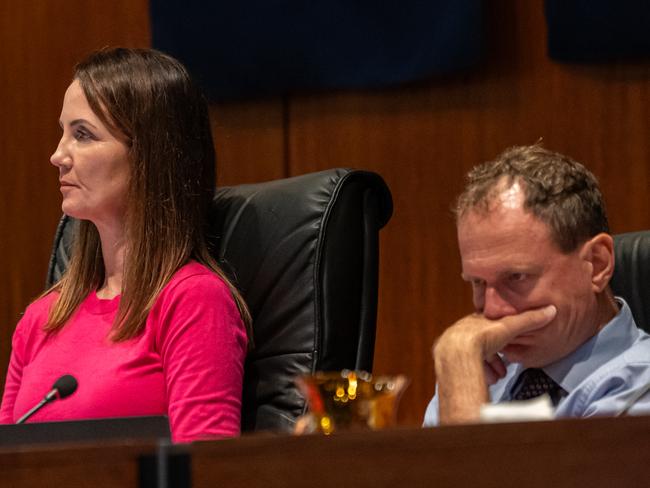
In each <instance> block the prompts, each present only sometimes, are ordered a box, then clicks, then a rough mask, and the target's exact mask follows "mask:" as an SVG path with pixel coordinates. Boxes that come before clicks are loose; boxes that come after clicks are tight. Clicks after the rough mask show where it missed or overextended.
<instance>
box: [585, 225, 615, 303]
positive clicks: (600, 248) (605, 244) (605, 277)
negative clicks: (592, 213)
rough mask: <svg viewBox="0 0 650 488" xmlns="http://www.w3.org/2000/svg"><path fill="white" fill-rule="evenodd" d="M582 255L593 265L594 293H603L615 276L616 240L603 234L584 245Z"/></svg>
mask: <svg viewBox="0 0 650 488" xmlns="http://www.w3.org/2000/svg"><path fill="white" fill-rule="evenodd" d="M581 254H582V255H583V258H584V259H586V260H587V261H589V263H591V285H592V288H593V290H594V292H596V293H600V292H602V291H603V290H604V289H605V288H606V287H607V285H608V284H609V280H611V279H612V275H613V274H614V239H613V238H612V236H610V235H609V234H605V233H604V232H602V233H600V234H598V235H596V236H594V237H592V238H591V239H590V240H588V241H587V242H586V243H585V244H584V245H583V248H582V253H581Z"/></svg>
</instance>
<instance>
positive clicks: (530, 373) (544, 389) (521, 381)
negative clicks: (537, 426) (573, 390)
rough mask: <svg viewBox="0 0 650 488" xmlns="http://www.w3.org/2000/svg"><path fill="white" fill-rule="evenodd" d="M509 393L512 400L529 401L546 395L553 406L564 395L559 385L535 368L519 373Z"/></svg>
mask: <svg viewBox="0 0 650 488" xmlns="http://www.w3.org/2000/svg"><path fill="white" fill-rule="evenodd" d="M511 392H512V399H513V400H529V399H531V398H536V397H538V396H540V395H543V394H544V393H548V395H549V396H550V397H551V402H553V405H554V406H557V404H558V403H559V401H560V399H561V398H562V397H563V396H565V395H566V392H565V391H564V390H563V389H562V387H561V386H560V385H558V384H557V383H556V382H555V381H553V379H552V378H550V377H549V376H548V375H547V374H546V373H544V371H542V370H541V369H537V368H528V369H526V370H525V371H524V372H523V373H521V374H520V375H519V378H517V381H516V382H515V385H514V386H513V387H512V390H511Z"/></svg>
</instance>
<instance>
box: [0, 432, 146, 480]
mask: <svg viewBox="0 0 650 488" xmlns="http://www.w3.org/2000/svg"><path fill="white" fill-rule="evenodd" d="M156 449H157V445H156V442H155V441H151V442H144V441H143V442H139V441H133V442H127V441H112V442H108V443H105V444H99V445H97V444H94V445H91V444H86V443H83V444H81V443H79V444H63V445H57V444H51V445H41V446H21V447H13V448H6V449H2V450H0V486H2V487H5V486H6V487H11V488H22V487H25V488H27V487H29V488H33V487H39V488H41V487H44V488H47V487H57V488H77V487H86V486H87V487H93V488H104V487H106V488H109V487H110V488H116V487H119V488H131V487H133V488H136V487H138V486H140V481H141V476H140V474H141V473H140V459H141V457H142V456H145V455H149V456H153V455H155V454H156Z"/></svg>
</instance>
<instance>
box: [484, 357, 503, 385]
mask: <svg viewBox="0 0 650 488" xmlns="http://www.w3.org/2000/svg"><path fill="white" fill-rule="evenodd" d="M483 366H484V368H483V369H484V373H485V382H486V383H487V384H488V386H491V385H493V384H495V383H496V382H497V381H499V380H500V379H501V378H503V377H504V376H505V375H506V366H505V364H503V360H502V359H501V358H500V357H499V355H498V354H494V355H493V356H492V357H491V358H489V359H486V360H485V362H484V363H483Z"/></svg>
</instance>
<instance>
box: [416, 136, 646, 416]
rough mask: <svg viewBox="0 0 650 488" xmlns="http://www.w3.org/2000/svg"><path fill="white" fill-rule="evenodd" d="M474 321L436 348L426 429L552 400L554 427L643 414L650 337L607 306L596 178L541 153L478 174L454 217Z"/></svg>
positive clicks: (532, 151) (608, 268) (606, 239)
mask: <svg viewBox="0 0 650 488" xmlns="http://www.w3.org/2000/svg"><path fill="white" fill-rule="evenodd" d="M456 219H457V220H456V223H457V233H458V245H459V248H460V254H461V261H462V277H463V279H464V280H466V281H468V282H469V283H471V285H472V290H473V301H474V307H475V309H476V311H475V313H474V314H472V315H468V316H467V317H465V318H463V319H461V320H459V321H458V322H456V323H455V324H454V325H452V326H451V327H449V328H448V329H447V330H446V331H445V332H444V333H443V334H442V336H441V337H440V338H439V340H438V341H437V343H436V344H435V345H434V350H433V356H434V361H435V372H436V378H437V389H436V395H435V396H434V398H433V400H432V401H431V403H430V404H429V407H428V408H427V413H426V416H425V425H435V424H438V423H440V424H450V423H461V422H474V421H477V420H478V419H479V411H480V406H481V404H483V403H486V402H490V401H491V402H494V403H497V402H501V401H511V400H519V399H527V398H532V397H534V396H537V395H539V394H541V393H544V392H548V393H549V394H550V396H551V398H552V401H553V404H554V405H555V406H556V410H555V413H556V416H558V417H587V416H592V415H616V414H619V413H626V412H627V410H628V409H629V412H630V413H645V412H648V413H650V394H649V395H643V396H641V398H639V399H638V400H637V401H634V398H635V397H636V396H639V395H640V394H641V393H643V391H644V387H645V385H647V384H650V336H649V335H648V334H646V333H644V332H643V331H641V330H640V329H638V328H637V327H636V325H635V323H634V319H633V318H632V314H631V312H630V309H629V307H628V306H627V304H626V303H625V302H624V301H623V300H622V299H620V298H616V297H614V296H613V294H612V291H611V289H610V288H609V280H610V278H611V277H612V273H613V270H614V246H613V239H612V237H611V236H610V235H609V234H608V223H607V217H606V214H605V208H604V204H603V201H602V195H601V193H600V190H599V188H598V183H597V181H596V179H595V177H594V176H593V175H592V174H591V173H590V172H589V171H588V170H587V169H586V168H584V167H583V166H582V165H581V164H579V163H576V162H575V161H572V160H571V159H570V158H568V157H565V156H562V155H560V154H557V153H553V152H551V151H548V150H546V149H544V148H543V147H541V146H539V145H535V146H529V147H515V148H511V149H509V150H507V151H506V152H504V153H503V154H502V155H501V156H499V158H497V159H496V160H495V161H493V162H491V163H486V164H483V165H480V166H478V167H476V168H474V169H473V170H472V171H471V172H470V173H469V175H468V185H467V187H466V189H465V191H464V192H463V193H462V195H461V196H460V197H459V199H458V202H457V207H456Z"/></svg>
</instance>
